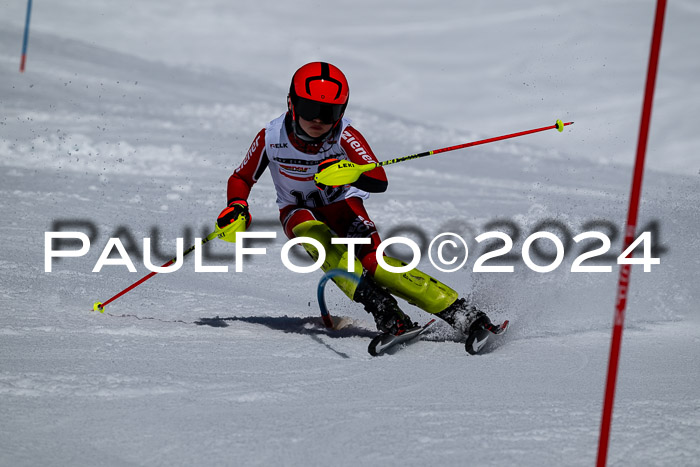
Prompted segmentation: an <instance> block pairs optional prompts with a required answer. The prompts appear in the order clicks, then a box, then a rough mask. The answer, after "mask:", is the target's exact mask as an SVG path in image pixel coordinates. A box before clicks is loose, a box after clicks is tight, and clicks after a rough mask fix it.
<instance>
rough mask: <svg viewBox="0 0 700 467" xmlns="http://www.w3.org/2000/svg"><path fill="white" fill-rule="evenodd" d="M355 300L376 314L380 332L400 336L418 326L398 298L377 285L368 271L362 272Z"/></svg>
mask: <svg viewBox="0 0 700 467" xmlns="http://www.w3.org/2000/svg"><path fill="white" fill-rule="evenodd" d="M353 300H354V301H356V302H358V303H362V304H363V305H364V307H365V310H367V312H368V313H371V314H372V316H374V322H375V323H376V325H377V329H378V330H379V332H383V333H387V334H393V335H395V336H399V335H401V334H403V333H404V332H406V330H408V329H411V328H413V327H415V326H417V324H416V323H414V322H413V321H412V320H411V318H409V317H408V315H406V313H404V312H403V311H401V308H399V304H398V303H397V301H396V299H395V298H394V297H393V296H392V295H391V294H390V293H389V292H387V291H386V290H384V289H383V288H382V287H380V286H379V285H377V283H376V282H374V280H372V279H371V278H370V277H369V276H367V273H366V272H365V273H364V274H362V277H361V278H360V283H359V284H357V289H355V295H354V296H353Z"/></svg>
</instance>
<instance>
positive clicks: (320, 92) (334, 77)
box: [289, 62, 350, 124]
mask: <svg viewBox="0 0 700 467" xmlns="http://www.w3.org/2000/svg"><path fill="white" fill-rule="evenodd" d="M349 95H350V92H349V89H348V80H347V79H346V78H345V75H344V74H343V72H342V71H340V70H339V69H338V68H337V67H335V66H333V65H331V64H330V63H326V62H311V63H307V64H306V65H304V66H302V67H301V68H299V69H298V70H297V71H296V73H294V76H292V83H291V85H290V86H289V100H290V108H289V110H291V112H292V118H293V119H294V120H295V121H296V120H297V118H298V117H302V118H303V119H304V120H309V121H311V120H314V119H317V118H318V119H320V120H321V121H322V122H324V123H333V124H337V123H338V121H339V120H340V119H341V118H342V116H343V114H344V113H345V108H346V107H347V105H348V96H349Z"/></svg>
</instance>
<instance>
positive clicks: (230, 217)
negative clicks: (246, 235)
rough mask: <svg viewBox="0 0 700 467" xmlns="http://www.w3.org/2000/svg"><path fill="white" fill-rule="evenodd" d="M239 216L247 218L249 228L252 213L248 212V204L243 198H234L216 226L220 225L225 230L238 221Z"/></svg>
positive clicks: (222, 212)
mask: <svg viewBox="0 0 700 467" xmlns="http://www.w3.org/2000/svg"><path fill="white" fill-rule="evenodd" d="M239 216H243V217H244V218H245V226H246V228H248V227H249V226H250V219H251V218H250V212H248V202H247V201H246V200H244V199H241V198H234V199H232V200H231V201H229V203H228V206H226V208H225V209H224V210H223V211H221V214H219V217H218V218H217V219H216V225H218V226H219V228H220V229H223V228H224V227H226V226H228V225H229V224H231V223H233V222H235V221H236V220H238V217H239Z"/></svg>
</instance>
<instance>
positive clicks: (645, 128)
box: [597, 0, 666, 467]
mask: <svg viewBox="0 0 700 467" xmlns="http://www.w3.org/2000/svg"><path fill="white" fill-rule="evenodd" d="M665 12H666V0H657V3H656V18H655V20H654V32H653V35H652V39H651V52H650V54H649V68H648V70H647V82H646V88H645V90H644V104H643V106H642V121H641V125H640V128H639V140H638V142H637V157H636V160H635V164H634V176H633V178H632V189H631V192H630V203H629V208H628V210H627V227H626V228H625V243H624V245H623V249H622V251H625V250H626V249H627V247H628V246H629V245H631V244H632V242H633V241H634V237H635V233H636V229H637V214H638V213H639V198H640V196H641V192H642V178H643V175H644V158H645V156H646V148H647V139H648V136H649V122H650V120H651V108H652V104H653V101H654V87H655V83H656V71H657V68H658V64H659V52H660V50H661V36H662V34H663V25H664V14H665ZM630 272H631V270H630V265H629V264H624V265H622V266H621V267H620V276H619V280H618V285H617V299H616V304H615V319H614V322H613V331H612V340H611V344H610V360H609V362H608V377H607V382H606V385H605V401H604V404H603V416H602V422H601V426H600V440H599V443H598V462H597V466H598V467H604V466H605V464H606V461H607V456H608V442H609V440H610V423H611V421H612V413H613V406H614V403H615V384H616V382H617V368H618V363H619V360H620V346H621V345H622V330H623V327H624V323H625V308H626V306H627V291H628V289H629V281H630Z"/></svg>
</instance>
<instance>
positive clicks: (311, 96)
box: [217, 62, 493, 350]
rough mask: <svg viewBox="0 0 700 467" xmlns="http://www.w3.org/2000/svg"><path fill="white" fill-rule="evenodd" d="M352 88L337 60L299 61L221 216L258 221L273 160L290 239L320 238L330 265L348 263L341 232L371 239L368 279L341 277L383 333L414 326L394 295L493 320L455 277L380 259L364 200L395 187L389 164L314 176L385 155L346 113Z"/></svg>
mask: <svg viewBox="0 0 700 467" xmlns="http://www.w3.org/2000/svg"><path fill="white" fill-rule="evenodd" d="M348 96H349V92H348V83H347V80H346V78H345V75H343V73H342V72H341V71H340V70H339V69H338V68H336V67H335V66H333V65H331V64H329V63H324V62H313V63H308V64H306V65H304V66H302V67H301V68H299V70H297V71H296V73H294V76H293V77H292V82H291V85H290V87H289V95H288V96H287V112H285V113H284V114H282V115H280V116H279V117H278V118H276V119H275V120H273V121H271V122H270V123H269V124H268V125H267V126H266V127H265V128H263V129H262V130H260V132H259V133H258V134H257V136H256V137H255V139H254V140H253V143H252V145H251V146H250V149H249V150H248V153H247V154H246V156H245V158H244V159H243V162H242V163H241V164H240V166H239V167H238V168H237V169H236V170H235V171H234V173H233V174H232V175H231V177H230V178H229V180H228V190H227V195H228V205H227V207H226V208H225V209H224V210H223V211H222V212H221V214H220V215H219V217H218V219H217V224H218V226H219V227H220V228H224V227H225V226H227V225H229V224H230V223H232V222H234V221H235V220H236V219H238V218H239V216H244V218H245V220H246V227H247V226H249V225H250V219H251V216H250V213H249V211H248V202H247V199H248V196H249V195H250V191H251V188H252V187H253V185H254V184H255V183H256V182H257V181H258V180H259V178H260V176H261V175H262V174H263V172H264V171H265V170H266V169H267V168H268V167H269V169H270V173H271V175H272V180H273V182H274V185H275V188H276V191H277V205H278V206H279V209H280V221H281V223H282V226H283V228H284V233H285V234H286V235H287V237H289V238H290V239H291V238H294V237H301V236H303V237H311V238H313V239H315V240H317V241H319V242H320V243H321V244H322V245H323V247H324V249H325V251H326V260H325V262H324V264H323V266H322V269H323V270H324V271H329V270H332V269H336V268H342V269H344V270H346V271H347V270H348V257H349V255H348V251H347V247H346V246H345V245H338V244H332V243H331V238H332V237H334V236H338V237H343V238H364V239H369V243H368V244H365V245H361V247H359V248H356V252H355V258H356V259H355V260H354V261H355V274H356V275H357V276H358V279H359V282H356V281H352V280H349V279H347V278H343V277H335V278H333V281H334V282H335V283H336V284H337V285H338V287H339V288H340V289H341V290H342V291H343V292H344V293H345V294H346V295H347V296H348V297H349V298H350V299H351V300H354V301H355V302H359V303H361V304H362V305H364V308H365V310H367V311H368V312H369V313H371V314H372V316H373V317H374V320H375V323H376V325H377V329H378V330H379V331H380V332H382V333H388V334H393V335H400V334H403V333H404V332H405V331H406V330H408V329H411V328H413V327H414V326H415V324H414V323H413V322H412V320H411V319H410V318H409V317H408V316H407V315H406V313H404V312H403V311H402V310H401V309H400V308H399V305H398V303H397V301H396V299H395V298H394V297H393V296H392V295H396V296H397V297H400V298H402V299H404V300H406V301H408V302H409V303H411V304H413V305H415V306H418V307H419V308H421V309H423V310H425V311H427V312H428V313H431V314H434V315H436V316H439V317H440V318H442V319H443V320H445V321H446V322H448V323H449V324H450V325H452V326H453V327H454V328H455V329H457V330H458V331H459V332H461V333H463V334H465V335H467V336H468V335H469V334H470V333H471V332H474V331H476V330H479V331H480V332H483V330H484V329H489V330H490V329H492V327H493V325H492V324H491V321H490V320H489V318H488V317H487V316H486V314H484V313H483V312H481V311H479V310H477V309H476V308H475V307H474V306H473V305H471V304H470V303H469V302H468V301H467V300H465V299H464V298H459V297H458V294H457V292H455V291H454V290H453V289H451V288H450V287H448V286H447V285H445V284H442V283H441V282H439V281H437V280H435V279H434V278H432V277H430V276H429V275H427V274H425V273H423V272H421V271H419V270H418V269H413V270H411V271H410V272H408V273H404V274H399V273H394V272H390V271H388V270H386V269H385V268H382V267H381V266H380V265H378V264H377V260H376V256H375V253H376V250H377V247H378V246H379V244H380V243H381V240H380V238H379V234H378V233H377V229H376V227H375V224H374V222H372V220H371V218H370V216H369V215H368V214H367V211H366V210H365V207H364V204H363V200H365V199H367V198H368V197H369V193H381V192H384V191H386V189H387V185H388V182H387V178H386V173H385V172H384V169H383V168H382V167H377V168H375V169H373V170H371V171H369V172H366V173H364V174H362V175H361V176H360V178H359V179H358V180H357V181H356V182H354V183H352V184H351V185H344V186H317V185H316V183H315V182H314V177H313V176H314V174H316V173H317V172H320V171H322V170H325V169H327V168H328V167H330V166H332V165H333V164H336V163H338V161H342V160H349V161H351V162H354V163H357V164H367V163H371V162H378V161H377V158H376V157H375V155H374V153H373V152H372V149H371V148H370V147H369V144H367V141H365V139H364V137H363V136H362V135H361V134H360V132H359V131H357V129H355V128H354V127H353V126H352V125H351V124H350V120H348V119H346V118H343V116H344V114H345V109H346V107H347V104H348ZM303 246H304V248H305V249H306V251H307V252H308V253H309V255H310V256H311V257H312V258H313V259H314V260H316V259H317V258H318V252H317V251H316V249H315V248H314V247H313V245H309V244H303ZM384 260H385V262H386V263H387V264H389V265H391V266H396V267H399V266H405V263H403V262H401V261H399V260H398V259H395V258H390V257H385V258H384ZM477 350H478V349H477Z"/></svg>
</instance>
